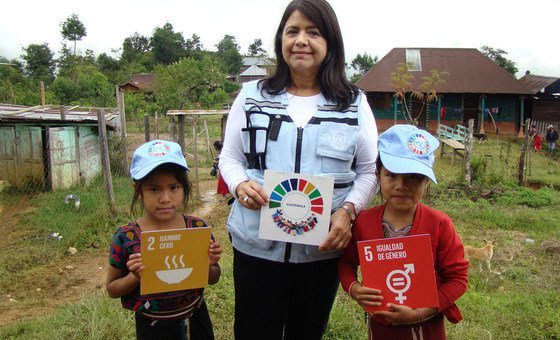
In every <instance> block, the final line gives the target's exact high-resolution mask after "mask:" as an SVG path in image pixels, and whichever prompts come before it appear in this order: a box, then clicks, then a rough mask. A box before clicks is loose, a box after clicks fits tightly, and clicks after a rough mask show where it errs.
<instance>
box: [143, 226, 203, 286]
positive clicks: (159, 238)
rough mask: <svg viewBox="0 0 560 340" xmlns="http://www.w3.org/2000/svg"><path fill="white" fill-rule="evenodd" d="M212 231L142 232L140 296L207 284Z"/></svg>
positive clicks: (198, 229)
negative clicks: (142, 265)
mask: <svg viewBox="0 0 560 340" xmlns="http://www.w3.org/2000/svg"><path fill="white" fill-rule="evenodd" d="M210 237H211V228H188V229H172V230H162V231H159V230H158V231H144V232H142V263H143V264H144V267H145V269H144V270H143V271H142V276H141V278H140V294H142V295H145V294H154V293H164V292H172V291H177V290H185V289H193V288H202V287H206V286H207V285H208V267H209V260H208V250H209V248H210Z"/></svg>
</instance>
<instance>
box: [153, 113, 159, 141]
mask: <svg viewBox="0 0 560 340" xmlns="http://www.w3.org/2000/svg"><path fill="white" fill-rule="evenodd" d="M154 138H155V139H159V131H158V115H157V111H156V112H154Z"/></svg>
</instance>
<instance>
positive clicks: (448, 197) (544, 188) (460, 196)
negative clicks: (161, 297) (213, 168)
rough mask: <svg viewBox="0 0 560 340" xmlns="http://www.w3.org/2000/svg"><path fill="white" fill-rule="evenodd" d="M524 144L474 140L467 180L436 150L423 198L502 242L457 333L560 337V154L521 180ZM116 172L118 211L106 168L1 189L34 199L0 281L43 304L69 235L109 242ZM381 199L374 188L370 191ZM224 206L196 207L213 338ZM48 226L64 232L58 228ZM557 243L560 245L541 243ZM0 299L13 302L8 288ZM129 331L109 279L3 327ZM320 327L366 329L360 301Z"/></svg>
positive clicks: (5, 332)
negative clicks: (210, 257) (212, 256)
mask: <svg viewBox="0 0 560 340" xmlns="http://www.w3.org/2000/svg"><path fill="white" fill-rule="evenodd" d="M518 154H519V143H518V142H517V141H515V140H512V141H509V140H505V141H495V140H489V141H486V142H484V143H482V144H478V143H477V144H475V155H474V156H473V159H475V162H478V163H477V164H476V166H477V169H479V171H478V172H477V173H476V176H475V180H474V182H473V183H472V185H471V186H467V185H466V184H465V183H464V180H463V177H464V170H463V169H462V163H461V162H456V164H455V165H454V166H451V165H450V156H449V155H445V156H444V157H442V158H440V157H438V160H437V162H436V174H437V175H438V181H439V184H438V185H433V186H432V187H431V188H430V191H429V194H428V196H427V197H426V203H427V204H429V205H431V206H434V207H435V208H437V209H439V210H442V211H444V212H445V213H447V214H448V215H449V216H451V217H452V219H453V221H454V224H455V227H456V229H457V231H458V233H459V235H460V236H461V238H462V240H463V242H464V243H465V244H469V245H474V246H481V245H482V242H483V240H484V239H492V240H496V241H497V242H498V243H497V245H496V246H495V252H494V259H493V260H492V271H491V272H488V271H487V270H486V269H484V270H482V271H480V270H479V269H478V264H477V263H474V264H473V266H472V267H471V268H470V269H469V289H468V291H467V293H466V294H465V295H464V296H463V297H461V298H460V299H459V300H458V301H457V304H458V306H459V308H460V309H461V311H462V313H463V316H464V320H463V321H462V322H460V323H458V324H456V325H453V324H450V323H447V332H448V337H449V338H450V339H558V338H560V323H558V320H559V319H560V309H559V308H558V307H557V306H558V305H560V251H559V250H558V249H560V219H559V218H558V211H559V210H560V191H559V189H560V173H559V171H558V169H559V168H560V167H559V166H558V165H559V164H558V162H557V160H556V159H551V158H549V157H547V156H546V155H544V154H535V153H533V154H531V158H530V163H529V168H528V173H529V176H528V179H529V183H530V184H531V187H532V188H523V187H518V186H517V185H515V183H516V176H517V173H516V171H517V170H516V169H517V158H518ZM208 172H209V168H208V167H204V168H201V171H200V174H201V180H202V181H203V182H202V183H201V186H202V187H203V189H204V186H206V187H209V186H212V187H213V186H214V185H215V180H214V179H211V178H210V177H209V175H208V174H207V173H208ZM113 179H114V181H115V183H114V188H115V197H116V201H117V203H116V216H114V217H111V216H109V215H108V213H107V209H106V202H105V193H104V188H103V184H102V179H98V180H97V182H94V183H93V184H92V185H90V186H88V187H75V188H71V189H68V190H63V191H60V192H50V193H39V194H33V195H32V196H31V197H26V196H25V195H24V194H19V193H17V192H8V191H6V190H4V191H3V192H2V194H1V195H0V200H1V202H2V205H3V206H4V209H5V210H10V209H17V206H18V204H21V200H24V201H29V203H30V204H31V206H32V207H33V208H32V209H25V210H23V211H21V212H18V213H17V219H18V221H19V222H18V226H20V227H18V228H15V227H14V228H12V229H10V232H9V234H8V236H7V237H5V238H4V239H3V240H0V246H2V247H3V251H2V252H0V290H1V291H2V292H6V293H8V294H12V295H11V296H14V297H15V298H16V300H18V301H19V300H21V301H23V302H21V304H23V307H25V308H29V309H33V308H37V307H38V306H40V305H41V304H42V303H43V300H41V298H36V299H26V294H28V293H29V292H28V290H29V287H35V286H36V285H37V284H38V281H40V282H41V283H40V284H41V285H42V287H44V289H45V290H46V289H48V287H49V286H50V285H56V280H57V276H56V274H53V273H51V271H52V270H51V269H52V268H53V266H54V265H55V264H56V263H59V262H60V261H64V260H65V258H66V257H67V256H68V255H67V254H66V249H67V248H68V247H69V246H74V247H77V248H78V249H79V251H80V252H86V253H89V254H99V253H103V252H106V249H107V247H108V244H109V240H110V237H111V234H112V232H113V230H114V228H115V226H116V225H118V224H121V223H124V222H125V221H127V220H128V219H129V217H128V208H129V207H128V204H129V198H130V195H131V186H130V182H129V180H128V179H127V178H125V177H119V176H115V177H113ZM208 183H209V184H208ZM70 193H72V194H77V195H78V196H80V198H81V201H82V207H81V208H80V210H79V211H75V210H73V209H72V208H71V207H69V206H66V205H64V204H63V203H61V202H63V200H64V197H65V196H66V195H67V194H70ZM18 202H19V203H18ZM379 202H380V201H379V198H378V197H377V198H376V201H375V203H376V204H379ZM26 205H29V204H26ZM201 207H203V203H202V202H200V201H197V200H196V199H193V201H192V204H191V205H190V207H189V209H188V210H189V211H194V210H196V209H198V208H201ZM228 212H229V207H228V206H227V205H226V204H225V203H224V204H218V205H216V206H215V207H214V208H212V209H211V210H210V211H209V212H208V213H207V214H206V215H205V216H201V217H203V218H204V219H205V220H206V221H207V222H208V223H209V224H210V225H212V226H213V227H214V234H215V235H216V237H217V238H218V239H219V240H220V241H221V243H222V245H223V246H224V254H223V257H222V260H221V266H222V277H221V280H220V282H219V283H218V284H216V285H214V286H210V287H208V288H207V290H206V292H205V295H206V299H207V302H208V305H209V309H210V313H211V316H212V319H213V323H214V331H215V334H216V338H217V339H232V338H233V337H232V327H233V301H234V292H233V273H232V262H233V259H232V250H231V245H230V243H229V241H228V236H227V232H226V231H225V221H226V219H227V215H228ZM4 230H5V229H4ZM53 232H58V233H59V234H60V235H62V236H63V238H62V239H61V240H58V239H57V238H54V237H53V236H52V233H53ZM551 243H552V244H553V245H556V248H555V247H554V246H552V247H549V246H546V244H551ZM21 249H25V251H21ZM18 294H20V295H18ZM43 298H46V297H43ZM1 308H4V309H9V308H11V307H10V304H9V303H8V302H5V299H3V300H1V301H0V309H1ZM271 308H274V306H271ZM133 336H134V321H133V318H132V315H131V313H130V312H128V311H125V310H124V309H122V308H121V307H120V303H119V301H118V300H113V299H110V298H108V297H107V295H106V294H105V292H104V290H103V289H100V290H98V291H97V292H95V293H91V294H88V295H86V296H84V297H82V298H81V299H79V300H77V301H76V302H73V303H68V304H66V305H63V306H61V307H57V308H54V309H52V310H50V311H49V312H48V313H44V314H43V315H41V316H37V317H34V318H32V319H28V320H26V321H21V322H17V323H12V324H8V325H6V326H4V327H2V328H1V329H0V339H40V338H41V339H42V338H49V339H66V338H72V339H75V338H80V339H108V338H115V339H121V338H131V337H133ZM324 338H325V339H364V338H366V325H365V323H364V313H363V312H362V311H361V310H360V308H359V306H358V305H357V304H356V303H354V302H353V301H351V300H350V299H349V298H348V296H347V295H346V294H345V293H344V292H342V291H341V290H340V291H339V293H338V295H337V298H336V300H335V303H334V306H333V310H332V313H331V318H330V323H329V327H328V329H327V332H326V334H325V337H324Z"/></svg>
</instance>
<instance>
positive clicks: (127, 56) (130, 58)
mask: <svg viewBox="0 0 560 340" xmlns="http://www.w3.org/2000/svg"><path fill="white" fill-rule="evenodd" d="M151 48H152V47H151V45H150V38H148V37H145V36H143V35H140V34H138V32H134V34H133V35H131V36H130V37H128V38H126V39H124V41H123V44H122V54H121V60H122V61H124V62H126V63H131V62H134V61H141V60H142V59H143V56H145V55H146V54H148V53H149V52H150V51H151Z"/></svg>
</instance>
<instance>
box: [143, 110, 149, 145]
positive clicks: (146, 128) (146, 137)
mask: <svg viewBox="0 0 560 340" xmlns="http://www.w3.org/2000/svg"><path fill="white" fill-rule="evenodd" d="M144 140H145V141H146V142H149V141H150V115H144Z"/></svg>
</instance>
